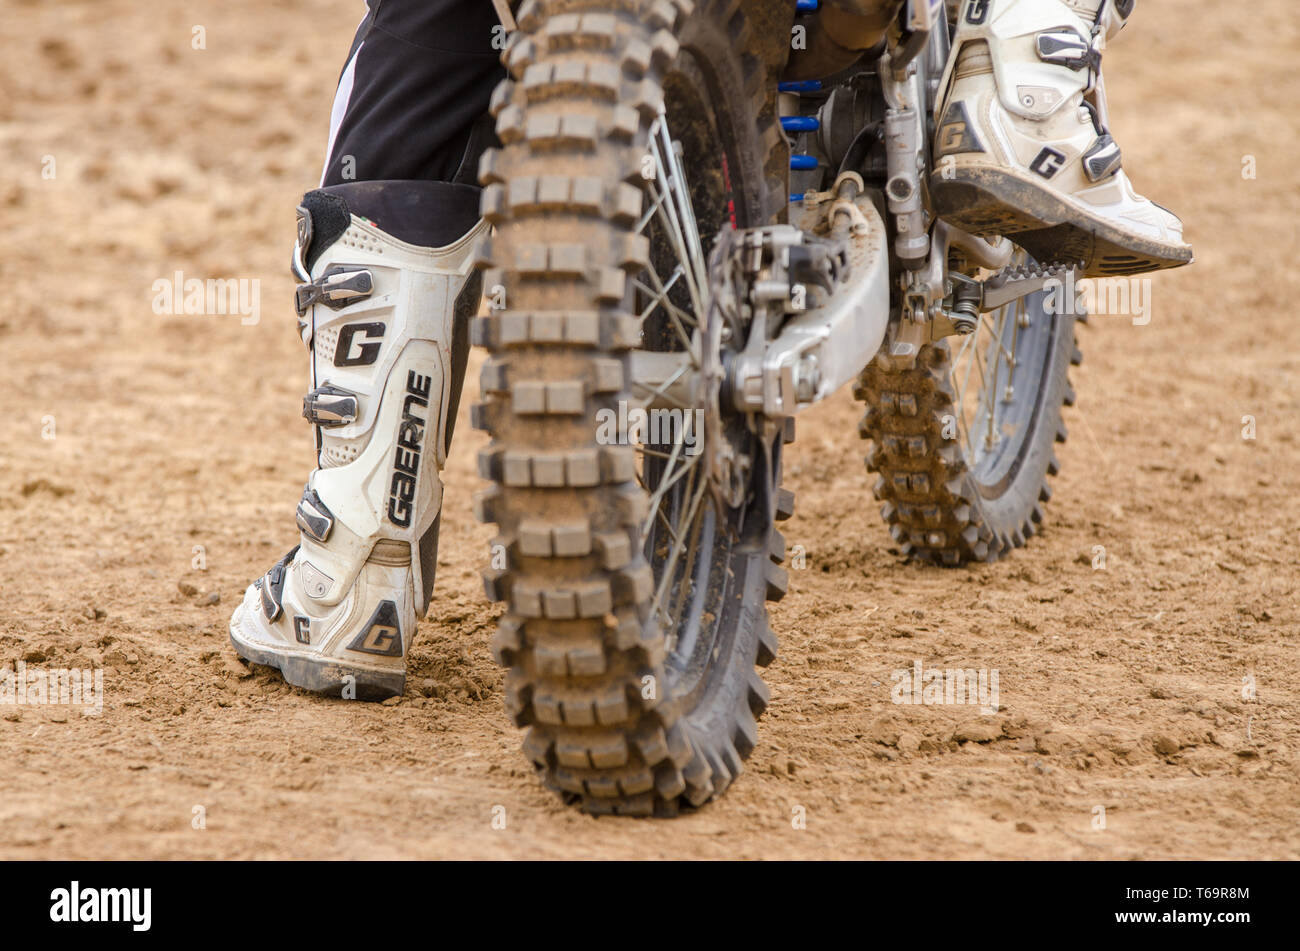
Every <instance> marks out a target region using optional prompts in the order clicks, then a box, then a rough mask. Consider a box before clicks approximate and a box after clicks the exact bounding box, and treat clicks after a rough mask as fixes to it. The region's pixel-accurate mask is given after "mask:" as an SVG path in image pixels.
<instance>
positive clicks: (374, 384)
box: [230, 182, 486, 700]
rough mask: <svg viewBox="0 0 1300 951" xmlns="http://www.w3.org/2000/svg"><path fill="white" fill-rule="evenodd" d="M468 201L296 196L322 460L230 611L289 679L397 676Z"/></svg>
mask: <svg viewBox="0 0 1300 951" xmlns="http://www.w3.org/2000/svg"><path fill="white" fill-rule="evenodd" d="M477 208H478V190H477V189H475V188H470V187H468V186H462V185H452V184H444V183H438V182H358V183H348V184H345V185H338V186H333V187H330V188H325V189H319V190H316V191H313V192H310V193H308V194H307V195H306V196H305V197H304V199H303V203H302V205H301V206H300V207H299V209H298V241H297V243H296V245H295V248H294V262H293V263H294V272H295V274H296V275H297V276H298V277H299V279H300V280H302V281H303V284H301V285H300V286H299V287H298V291H297V300H296V304H297V311H298V329H299V333H300V335H301V337H302V340H303V343H305V344H306V345H307V347H308V349H309V350H310V352H311V359H310V387H311V391H310V392H309V393H308V394H307V395H306V397H305V398H304V399H303V416H304V417H305V418H306V419H307V421H308V422H309V423H311V424H312V426H313V427H314V429H315V433H316V449H317V462H318V466H319V468H317V469H316V470H315V471H314V472H313V473H312V474H311V477H310V479H309V480H308V483H307V486H306V488H305V489H304V491H303V495H302V500H301V501H300V502H299V503H298V510H297V524H298V529H299V534H300V537H299V543H298V545H297V546H296V547H294V548H293V549H292V550H291V551H290V552H289V553H288V554H286V555H285V556H284V557H283V558H282V559H281V560H280V561H279V562H277V563H276V564H275V565H274V566H273V567H272V568H271V569H270V570H269V571H268V572H267V573H266V575H265V576H263V577H262V578H259V579H258V580H257V581H255V582H253V584H251V585H250V586H249V587H248V589H247V591H246V592H245V595H244V600H243V602H242V603H241V604H240V605H239V606H238V607H237V608H236V609H235V612H234V615H233V617H231V619H230V640H231V643H232V644H233V645H234V647H235V650H236V651H237V652H238V653H239V654H240V656H242V657H244V658H245V659H247V660H249V661H252V662H254V663H258V664H265V665H267V666H271V667H276V668H279V670H280V672H281V673H282V674H283V675H284V678H285V680H286V681H288V682H289V683H291V684H293V685H294V686H297V687H303V688H306V689H308V690H313V691H319V692H322V693H331V694H342V695H343V696H345V697H349V698H352V697H355V698H357V699H376V700H381V699H384V698H386V697H391V696H395V695H398V694H400V693H401V692H402V689H403V687H404V684H405V681H406V656H407V653H408V651H409V650H410V645H411V639H412V637H414V635H415V631H416V620H417V618H419V617H423V616H424V614H425V613H426V611H427V610H428V607H429V600H430V597H431V594H432V590H433V577H434V569H435V565H436V563H437V546H438V524H439V510H440V508H441V503H442V483H441V480H440V479H439V475H438V473H439V470H440V469H441V468H442V466H443V464H444V462H445V460H446V454H447V450H448V448H449V445H450V442H451V433H452V427H453V425H454V421H455V416H456V404H457V402H458V400H459V394H460V387H461V382H462V380H463V377H464V371H465V360H466V356H467V351H468V321H469V318H470V317H471V316H472V315H473V313H474V311H475V310H476V308H477V305H478V296H479V287H480V284H481V281H480V280H479V278H478V276H477V275H476V274H475V273H474V272H473V271H472V269H471V261H472V258H473V253H474V249H475V245H476V243H477V240H478V238H479V237H480V235H481V234H482V233H483V231H484V230H485V229H486V225H484V224H482V223H479V224H475V222H476V221H477V218H478V213H477Z"/></svg>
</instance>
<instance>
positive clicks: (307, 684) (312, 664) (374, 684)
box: [230, 605, 406, 701]
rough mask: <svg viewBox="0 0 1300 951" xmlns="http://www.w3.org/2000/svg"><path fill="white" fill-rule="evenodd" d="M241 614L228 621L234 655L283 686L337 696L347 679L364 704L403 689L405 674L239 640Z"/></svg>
mask: <svg viewBox="0 0 1300 951" xmlns="http://www.w3.org/2000/svg"><path fill="white" fill-rule="evenodd" d="M243 613H244V609H243V606H242V605H241V606H240V607H239V608H238V609H236V611H235V613H234V616H232V617H231V619H230V643H231V646H233V647H234V648H235V653H236V654H238V655H239V656H240V657H242V658H244V660H246V661H248V662H249V663H253V664H261V665H262V666H263V667H274V668H275V669H276V670H278V671H280V675H281V676H282V677H284V679H285V682H286V683H289V684H292V685H293V686H295V687H301V688H302V689H303V690H310V691H312V692H313V693H319V694H324V695H325V696H329V697H341V696H342V695H343V688H344V687H345V686H346V685H347V684H348V682H349V679H350V680H351V683H352V684H353V685H354V687H355V690H356V699H357V700H368V701H380V700H387V699H388V698H389V697H400V696H401V695H402V691H403V690H404V689H405V688H406V672H405V671H402V672H397V671H383V670H371V669H368V668H365V667H357V666H354V665H352V664H343V663H340V662H338V661H337V660H329V659H326V658H321V657H308V656H305V655H301V654H293V653H284V652H280V651H275V650H272V649H270V648H267V647H259V646H256V645H253V644H250V643H249V642H248V641H245V640H241V639H240V637H239V636H238V635H237V634H236V628H237V626H238V624H239V620H240V618H242V617H243Z"/></svg>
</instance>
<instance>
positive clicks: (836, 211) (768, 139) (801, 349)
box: [473, 0, 1078, 815]
mask: <svg viewBox="0 0 1300 951" xmlns="http://www.w3.org/2000/svg"><path fill="white" fill-rule="evenodd" d="M816 6H817V4H816V2H815V0H798V2H797V3H796V2H795V0H779V2H778V0H745V2H742V0H695V2H691V0H526V2H525V3H523V4H522V6H521V7H518V8H517V9H518V13H517V30H516V31H515V32H513V33H512V34H511V36H510V39H509V42H508V45H507V49H506V51H505V53H504V54H503V61H504V62H505V64H506V66H507V68H508V71H509V78H508V79H506V80H505V81H504V82H503V83H502V84H501V86H500V88H498V89H497V90H496V93H495V95H494V97H493V100H492V111H493V113H494V115H495V117H496V128H497V133H498V136H499V138H500V141H501V148H499V149H496V150H492V151H489V152H488V153H487V154H486V155H485V157H484V159H483V162H482V165H481V181H482V183H483V185H484V186H485V191H484V194H483V203H482V210H483V214H484V215H485V217H486V218H487V219H488V221H489V222H491V224H492V225H493V226H494V229H495V231H494V234H493V235H492V237H491V238H490V240H489V241H488V242H487V243H486V244H485V245H484V247H483V250H482V252H481V259H480V262H479V263H480V266H481V267H483V268H485V269H486V274H485V282H484V283H485V287H486V289H487V290H486V292H485V299H486V301H487V302H488V305H489V311H488V313H487V314H486V315H485V316H482V317H479V318H477V320H476V322H475V325H474V330H473V334H474V342H475V343H476V344H478V345H480V346H482V347H485V348H486V349H487V352H488V358H487V360H486V362H485V363H484V365H483V370H482V376H481V390H482V402H481V403H479V405H477V406H476V407H475V408H474V423H475V425H476V426H477V427H478V428H480V429H483V430H486V431H487V432H488V433H489V434H490V436H491V442H490V444H489V445H488V447H487V448H486V449H485V450H484V451H483V452H482V453H481V455H480V457H479V469H480V472H481V474H482V475H483V477H484V478H486V479H488V480H490V481H491V483H492V485H491V486H490V487H489V488H487V489H486V490H485V491H483V492H481V493H480V494H479V495H478V496H476V499H475V505H476V510H477V514H478V517H479V518H480V519H482V520H485V521H489V522H494V523H496V525H497V526H498V527H499V534H498V536H497V537H496V538H495V539H494V542H493V550H494V551H495V552H497V553H498V554H501V553H504V558H497V559H496V560H495V561H494V564H493V566H492V567H491V568H489V569H488V571H487V572H486V573H485V576H484V577H485V585H486V588H487V592H488V595H489V597H491V598H493V599H494V600H497V601H501V602H504V605H505V608H504V614H503V616H502V617H501V620H500V624H499V629H498V632H497V634H496V636H495V638H494V639H493V651H494V654H495V656H496V658H497V659H498V661H499V662H500V663H501V664H502V665H504V666H505V667H507V668H508V674H507V677H506V694H507V696H506V705H507V709H508V711H509V712H510V714H511V715H512V717H513V719H514V721H515V723H516V724H517V725H519V726H521V727H527V728H528V732H527V735H526V739H525V741H524V752H525V754H526V755H527V757H528V758H529V759H530V760H531V761H532V762H533V763H534V765H535V766H536V768H537V770H538V771H539V773H540V775H541V778H542V779H543V781H544V782H545V784H546V785H547V786H549V787H551V788H553V789H555V790H556V791H558V792H559V793H560V794H561V795H562V796H563V797H564V798H565V799H566V800H568V801H571V802H575V803H578V804H580V806H581V807H582V808H583V809H585V810H587V811H590V812H595V813H619V814H637V815H648V814H657V815H672V814H676V813H677V812H678V811H679V810H680V809H681V808H684V807H694V806H699V805H701V804H703V803H705V802H706V801H708V800H709V799H710V798H712V797H715V796H717V795H719V794H721V793H722V792H723V791H724V790H725V789H726V788H727V787H728V785H729V784H731V783H732V782H733V781H734V780H735V779H736V777H737V775H738V774H739V773H740V771H741V764H742V761H743V760H744V759H745V758H746V757H748V756H749V754H750V752H751V751H752V750H753V749H754V747H755V744H756V743H757V742H758V731H757V726H756V721H757V719H758V717H759V716H760V715H761V714H762V713H763V711H764V708H765V707H766V706H767V705H768V700H769V692H768V690H767V689H766V687H765V686H764V684H763V681H762V680H761V678H760V677H759V674H758V673H757V671H756V667H765V666H767V665H768V664H770V663H771V662H772V661H773V659H774V658H775V656H776V652H777V641H776V637H775V636H774V634H773V632H772V630H771V628H770V626H769V623H768V613H767V609H766V604H765V602H767V601H777V600H780V598H781V597H782V596H783V595H784V594H785V592H786V589H787V584H788V577H787V573H786V570H785V569H784V568H782V567H781V563H782V561H783V559H784V558H785V555H786V543H785V540H784V538H783V536H782V534H781V532H780V531H779V530H778V528H777V525H776V523H777V522H780V521H783V520H785V519H788V518H790V516H791V514H792V512H793V501H794V500H793V496H792V494H791V493H790V492H789V491H787V490H785V489H782V488H781V468H782V457H783V455H784V453H785V452H786V449H785V447H786V446H787V445H788V444H789V443H790V442H791V441H792V440H793V438H794V420H795V417H796V416H797V415H798V414H799V413H800V412H802V411H803V410H805V409H807V408H808V407H810V406H813V405H815V404H817V403H819V402H821V401H822V400H825V399H826V398H827V397H829V396H830V395H831V394H832V393H834V392H835V391H836V390H838V389H839V388H840V387H842V386H844V385H846V384H850V383H852V384H853V387H854V389H853V392H854V395H855V396H856V397H857V398H858V399H860V400H862V401H863V402H864V403H865V404H866V411H865V415H864V416H863V418H862V422H861V425H860V427H859V429H860V435H861V436H862V437H864V438H866V439H869V440H870V441H871V443H872V448H871V451H870V453H869V455H868V456H867V468H868V470H870V471H871V472H873V473H876V474H877V478H876V480H875V487H874V492H875V495H876V497H877V498H878V499H879V500H880V501H882V502H883V508H882V510H881V511H882V514H883V516H884V519H885V521H886V523H887V524H888V526H889V530H890V532H891V533H892V535H893V538H894V539H895V541H896V543H897V544H898V546H899V548H900V549H901V550H902V551H903V552H904V553H905V554H906V555H908V556H910V557H912V558H914V559H918V560H922V561H926V562H933V563H937V564H940V565H949V566H954V565H961V564H964V563H967V562H971V561H991V560H994V559H996V558H998V557H999V556H1001V555H1003V554H1005V553H1006V552H1008V551H1009V550H1011V549H1012V548H1015V547H1017V546H1020V545H1023V544H1024V543H1025V541H1026V539H1027V538H1029V536H1031V535H1032V534H1034V531H1035V528H1036V527H1037V526H1038V525H1039V523H1040V522H1041V520H1042V517H1043V515H1042V509H1041V503H1043V502H1045V501H1047V499H1048V497H1049V494H1050V493H1049V490H1048V487H1047V483H1046V477H1047V476H1048V475H1053V474H1055V472H1056V469H1057V462H1056V459H1055V456H1054V453H1053V447H1054V443H1055V442H1057V441H1062V440H1063V439H1064V438H1065V428H1064V426H1063V424H1062V422H1061V408H1062V405H1063V404H1066V405H1068V404H1069V403H1070V402H1071V401H1072V393H1071V390H1070V386H1069V382H1068V380H1067V371H1068V369H1069V365H1070V363H1071V361H1072V359H1077V357H1078V355H1077V350H1076V348H1075V340H1074V327H1073V320H1074V318H1072V317H1070V316H1062V315H1056V314H1052V313H1050V312H1049V309H1048V308H1046V307H1045V306H1044V299H1045V296H1046V294H1047V289H1046V288H1047V282H1049V281H1051V280H1052V279H1054V278H1056V277H1062V276H1064V271H1063V270H1062V269H1060V268H1055V267H1052V268H1049V267H1040V266H1039V265H1037V264H1036V263H1035V262H1034V260H1033V259H1032V258H1031V257H1030V256H1029V254H1028V253H1027V252H1026V251H1025V250H1024V249H1022V248H1019V247H1017V246H1016V245H1015V244H1013V243H1012V242H1011V241H1010V240H1008V239H1006V238H999V237H992V238H988V237H985V238H981V237H976V236H973V235H970V234H966V233H964V232H961V231H958V230H956V229H955V228H952V227H949V226H948V225H946V224H945V223H944V222H942V221H938V220H936V219H935V218H934V217H933V216H932V215H931V214H930V213H929V211H928V210H927V207H926V199H927V180H928V178H929V176H930V175H932V174H935V173H936V172H940V173H941V170H940V169H937V168H936V165H935V162H934V161H933V149H932V144H931V143H932V142H933V140H934V134H933V133H934V125H933V116H934V111H935V108H936V107H935V99H936V97H937V96H938V95H939V94H940V90H939V82H940V77H941V75H942V73H943V69H944V65H945V62H946V60H947V58H948V52H949V44H950V42H951V30H952V25H951V23H950V22H949V20H948V18H947V16H946V14H945V9H944V4H943V2H942V0H913V2H909V3H907V4H905V5H904V6H903V9H902V11H901V13H900V14H899V15H898V17H897V18H896V19H894V20H893V21H891V22H890V23H889V24H888V25H887V29H886V30H885V31H884V32H885V35H884V37H883V39H882V41H881V42H880V43H879V44H878V45H877V46H876V47H874V48H872V49H870V50H865V51H862V52H861V53H860V54H859V58H858V59H857V60H856V62H854V63H853V64H851V65H850V66H848V67H845V68H840V69H839V70H838V72H836V73H835V74H834V75H831V76H829V77H827V76H820V77H818V78H817V79H813V80H810V79H806V78H803V79H800V78H795V79H792V78H790V77H791V75H793V73H792V71H791V63H792V62H793V59H792V55H791V52H792V51H791V46H792V43H791V37H792V36H797V35H798V30H799V27H800V25H801V20H802V18H803V17H804V15H805V11H808V10H811V9H815V8H816ZM795 45H797V44H795ZM820 68H821V69H822V70H825V69H826V68H827V66H826V65H825V64H822V65H821V66H820ZM818 69H819V64H818V63H816V62H813V63H811V64H808V63H805V64H804V65H803V66H801V67H800V71H802V73H804V74H808V73H813V74H815V73H816V72H817V70H818ZM796 72H799V71H796ZM656 424H658V425H656Z"/></svg>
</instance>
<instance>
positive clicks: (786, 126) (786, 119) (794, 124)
mask: <svg viewBox="0 0 1300 951" xmlns="http://www.w3.org/2000/svg"><path fill="white" fill-rule="evenodd" d="M820 6H821V2H820V0H795V6H794V11H795V14H796V16H799V15H807V14H812V13H816V12H817V11H818V9H819V8H820ZM821 88H822V84H821V81H820V80H816V79H803V80H789V81H784V82H781V83H778V84H777V91H778V92H779V93H781V94H782V95H783V96H784V97H791V98H793V99H794V100H795V101H797V99H798V97H800V96H802V95H804V94H806V93H819V92H821ZM778 101H780V100H778ZM787 101H789V99H787ZM781 128H782V130H783V131H784V132H785V133H786V134H787V135H788V136H790V138H791V146H792V150H791V154H790V171H792V172H815V171H816V170H817V167H818V161H817V157H816V156H814V155H808V154H807V153H804V152H796V151H794V149H795V148H797V147H798V144H799V142H800V137H801V136H803V135H806V134H808V133H814V132H816V131H817V130H818V129H820V128H821V120H820V119H818V118H817V117H816V116H801V115H786V116H782V117H781ZM800 177H801V178H808V177H810V176H800ZM792 178H793V176H792ZM803 196H804V193H803V191H802V190H796V189H794V188H792V189H791V193H790V200H791V201H802V200H803Z"/></svg>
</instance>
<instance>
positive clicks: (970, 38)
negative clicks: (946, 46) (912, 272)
mask: <svg viewBox="0 0 1300 951" xmlns="http://www.w3.org/2000/svg"><path fill="white" fill-rule="evenodd" d="M1135 3H1136V0H966V2H965V3H964V4H963V5H962V7H961V9H960V11H959V13H958V17H959V20H958V26H957V32H956V35H955V37H954V41H953V55H952V56H951V57H950V58H949V61H948V67H947V70H946V72H945V74H944V80H943V86H942V88H943V89H944V90H945V95H944V99H943V103H942V105H941V107H940V110H939V113H938V116H939V118H938V123H937V127H936V134H935V166H936V167H935V171H934V172H933V173H932V174H931V176H930V183H929V184H930V194H931V198H932V200H933V202H934V206H935V210H936V212H937V214H938V215H939V216H940V217H942V218H943V219H944V220H946V221H948V222H949V223H951V224H953V225H955V226H957V227H959V228H962V229H963V230H965V231H969V232H971V233H973V234H979V235H994V234H1005V235H1009V236H1011V237H1012V239H1013V240H1014V241H1015V242H1016V243H1017V244H1019V245H1020V246H1021V247H1023V248H1025V250H1027V251H1028V252H1029V253H1030V254H1032V255H1033V256H1034V257H1035V258H1036V259H1038V260H1039V261H1041V262H1044V263H1047V262H1061V263H1065V262H1076V261H1078V262H1083V273H1084V274H1085V275H1086V276H1090V277H1099V276H1106V275H1130V274H1139V273H1142V272H1144V271H1152V270H1158V269H1160V268H1169V267H1178V266H1180V265H1183V264H1188V263H1190V262H1191V260H1192V249H1191V246H1190V245H1188V244H1187V243H1186V242H1185V241H1184V240H1183V225H1182V222H1181V221H1179V219H1178V218H1177V216H1175V215H1174V214H1173V213H1172V212H1170V211H1169V210H1167V209H1165V208H1163V207H1161V206H1160V205H1157V204H1156V203H1155V202H1153V201H1150V200H1148V199H1146V198H1143V197H1142V196H1140V195H1139V194H1137V192H1136V191H1134V189H1133V185H1132V183H1131V182H1130V181H1129V179H1128V176H1127V175H1126V174H1125V173H1124V169H1123V168H1122V167H1121V159H1120V150H1119V146H1118V145H1116V144H1115V140H1114V139H1113V138H1112V137H1111V135H1110V133H1109V131H1108V130H1107V122H1106V100H1105V87H1104V85H1103V83H1102V77H1101V56H1102V50H1103V49H1104V48H1105V44H1106V40H1107V39H1109V38H1110V37H1112V36H1114V35H1115V34H1116V33H1117V32H1119V30H1120V29H1121V28H1122V27H1123V26H1124V23H1125V21H1126V20H1127V18H1128V16H1129V14H1131V13H1132V11H1133V7H1134V5H1135Z"/></svg>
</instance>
